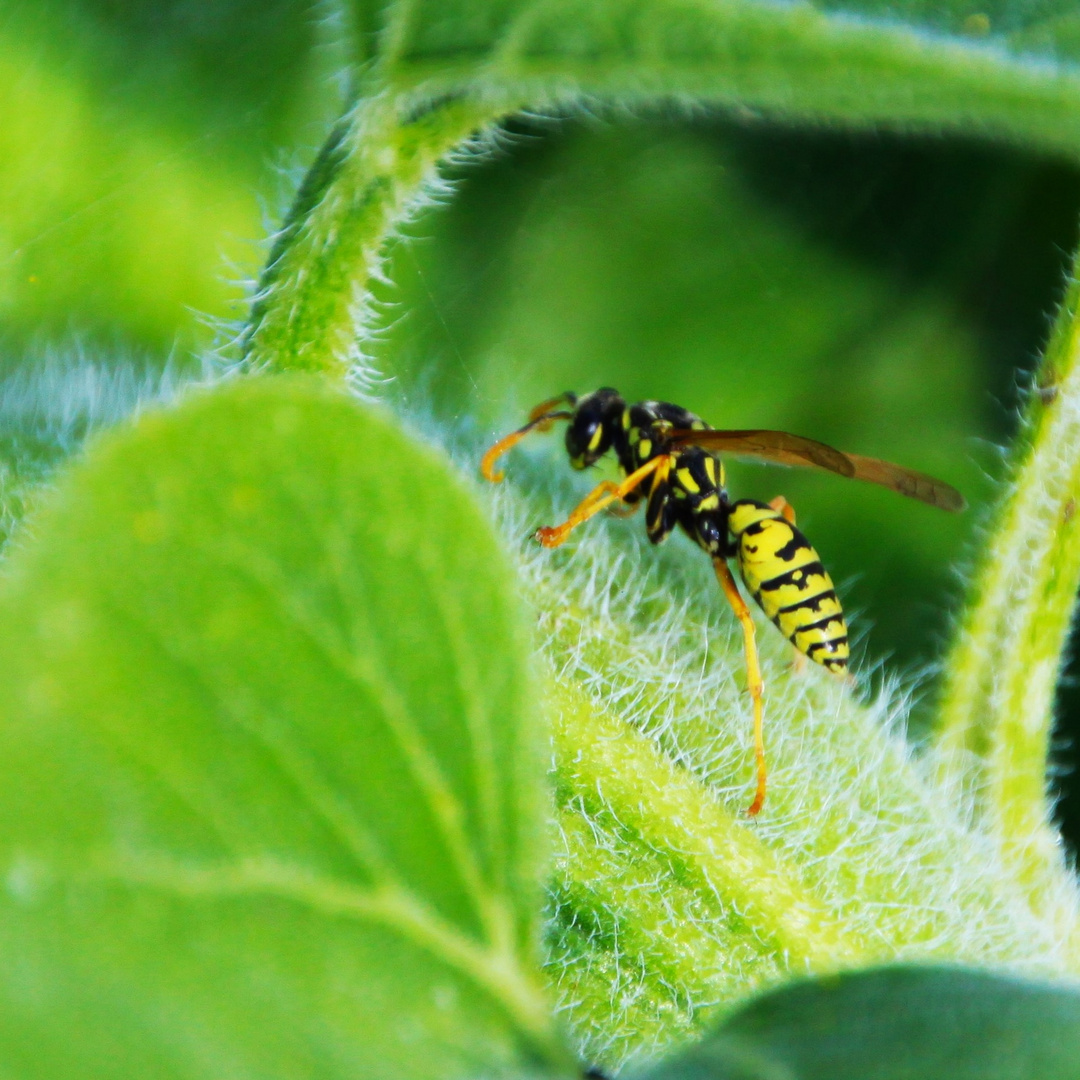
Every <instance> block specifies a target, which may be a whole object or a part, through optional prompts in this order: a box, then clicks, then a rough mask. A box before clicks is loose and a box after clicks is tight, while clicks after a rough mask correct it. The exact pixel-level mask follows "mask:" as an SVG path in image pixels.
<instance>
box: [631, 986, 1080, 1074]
mask: <svg viewBox="0 0 1080 1080" xmlns="http://www.w3.org/2000/svg"><path fill="white" fill-rule="evenodd" d="M648 1075H649V1076H650V1077H653V1078H654V1080H721V1078H723V1080H743V1078H746V1080H1034V1078H1036V1077H1037V1078H1038V1080H1075V1078H1076V1077H1080V990H1078V989H1077V988H1076V987H1070V986H1054V985H1050V984H1040V983H1033V982H1025V981H1022V980H1019V979H1011V978H1006V977H1002V976H997V975H992V974H989V973H988V972H982V971H975V970H966V969H963V968H947V967H945V968H931V967H927V968H918V967H893V968H881V969H879V970H876V971H864V972H859V973H854V974H850V975H841V976H836V977H833V978H827V979H819V980H816V981H813V982H803V983H799V984H796V985H793V986H790V987H787V988H785V989H783V990H779V991H777V992H775V993H773V994H768V995H766V996H765V997H762V998H759V999H758V1000H757V1001H755V1002H753V1003H752V1004H750V1005H749V1006H747V1007H746V1008H744V1009H742V1010H741V1011H739V1012H738V1013H736V1014H735V1015H734V1016H732V1017H731V1018H730V1019H728V1021H727V1022H726V1023H724V1024H723V1025H722V1026H721V1027H720V1028H719V1029H718V1031H717V1032H715V1033H714V1035H713V1036H712V1037H710V1038H709V1039H706V1040H704V1041H703V1042H702V1043H700V1044H699V1045H697V1046H695V1047H694V1048H693V1049H692V1050H690V1051H688V1052H687V1053H685V1054H682V1055H680V1056H679V1057H677V1058H674V1059H672V1060H670V1061H667V1062H664V1063H663V1064H662V1065H660V1066H658V1067H656V1068H655V1069H653V1070H652V1071H650V1073H649V1074H648Z"/></svg>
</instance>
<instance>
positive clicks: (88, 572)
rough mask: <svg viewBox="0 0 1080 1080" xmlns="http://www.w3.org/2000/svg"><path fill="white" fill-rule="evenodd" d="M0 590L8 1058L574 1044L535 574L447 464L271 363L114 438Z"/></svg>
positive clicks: (150, 1070) (346, 1060)
mask: <svg viewBox="0 0 1080 1080" xmlns="http://www.w3.org/2000/svg"><path fill="white" fill-rule="evenodd" d="M36 531H37V534H38V535H37V541H36V542H35V543H34V544H32V545H30V544H28V545H26V546H25V547H24V548H23V549H22V550H21V551H19V552H18V553H17V554H16V555H15V556H13V557H12V560H11V562H10V563H9V564H8V574H7V577H6V579H5V580H4V582H3V585H2V591H0V656H2V657H3V659H2V661H0V667H2V674H0V759H2V760H3V762H4V771H5V782H4V784H3V786H2V789H0V837H2V839H0V868H2V869H0V880H3V881H4V883H5V887H4V889H3V891H2V893H0V1060H2V1061H3V1064H4V1067H5V1069H8V1070H11V1072H12V1074H16V1073H17V1074H18V1075H19V1076H23V1077H36V1076H40V1077H50V1078H55V1077H61V1076H63V1077H132V1076H161V1077H180V1076H191V1077H195V1076H223V1075H228V1076H236V1077H255V1076H259V1077H293V1076H305V1077H306V1076H312V1075H318V1076H320V1077H336V1076H341V1077H345V1076H348V1077H355V1076H380V1077H381V1076H387V1077H389V1076H395V1077H397V1076H401V1075H408V1076H410V1077H415V1078H421V1077H436V1076H438V1077H440V1078H442V1077H451V1076H455V1075H470V1076H473V1075H477V1074H478V1073H480V1072H483V1073H484V1075H489V1076H493V1075H503V1074H509V1073H515V1074H520V1073H521V1072H522V1071H529V1070H536V1069H540V1068H542V1067H545V1066H555V1067H559V1066H561V1065H562V1064H563V1051H562V1050H561V1049H560V1044H559V1043H558V1040H557V1039H556V1037H555V1036H554V1034H553V1032H552V1028H551V1021H550V1019H549V1010H548V1008H547V1006H546V1003H545V1001H544V998H543V995H542V993H541V991H540V989H539V978H538V975H537V972H536V965H535V955H534V954H535V951H536V947H537V945H536V941H537V933H538V927H537V921H538V919H537V914H536V913H537V911H538V907H539V904H538V900H539V895H538V875H539V873H540V871H541V866H540V860H539V857H538V856H539V854H540V851H541V848H542V843H541V822H542V814H541V812H540V807H541V806H542V802H541V799H542V787H541V783H542V777H543V769H544V757H545V752H544V749H543V744H542V740H538V727H537V724H536V714H535V709H534V706H533V704H532V702H533V697H534V695H533V693H532V690H531V684H530V680H529V678H528V674H527V669H526V662H525V654H526V638H525V635H524V634H523V630H522V623H521V621H520V618H519V616H518V611H517V607H516V604H515V603H514V602H513V601H512V584H511V580H510V577H509V574H508V570H507V567H506V565H505V563H504V561H503V558H502V557H501V555H500V553H499V551H498V550H497V548H496V546H495V543H494V541H493V539H492V537H491V534H490V530H489V528H488V527H487V526H486V525H485V523H484V522H483V520H482V519H481V517H480V515H479V513H478V512H477V511H476V509H475V508H474V506H473V503H472V500H471V499H470V498H469V497H468V496H467V494H466V493H465V492H464V491H463V489H462V487H461V486H460V484H459V483H458V482H457V481H455V479H454V478H453V476H452V474H451V473H450V471H449V470H448V468H447V466H446V464H445V462H444V461H443V460H441V459H440V458H439V457H438V456H437V455H436V454H434V453H433V452H431V451H429V450H426V449H423V448H421V447H418V446H416V445H415V444H414V443H412V442H410V441H409V440H408V439H406V438H405V437H403V436H402V434H401V433H400V432H399V431H397V430H396V429H395V428H393V427H392V426H391V425H390V424H388V422H387V421H386V420H385V419H382V418H380V417H378V416H376V415H373V414H370V413H366V412H363V411H361V410H360V409H359V408H358V407H357V406H356V405H355V403H353V402H352V401H351V400H349V399H348V398H347V397H345V396H344V395H342V394H339V393H334V392H331V391H329V390H326V389H324V388H316V387H314V386H312V385H311V384H310V383H307V382H303V381H299V380H282V381H277V380H275V381H272V382H271V381H269V380H267V381H249V382H243V383H238V384H236V385H233V386H232V387H229V388H227V389H225V390H222V391H219V392H218V393H216V394H213V395H209V394H206V395H202V396H197V397H192V398H191V399H189V400H188V402H187V403H186V404H185V405H184V406H183V407H181V408H179V409H176V410H174V411H169V412H164V411H162V412H157V413H150V414H147V415H145V416H144V417H143V418H142V419H140V420H139V421H138V423H137V424H136V425H135V426H134V428H132V429H125V430H121V431H118V432H115V433H112V434H110V435H108V436H105V437H102V438H101V439H100V441H98V442H97V443H96V445H95V446H94V447H93V449H92V451H91V452H90V453H89V454H88V455H87V457H86V458H85V459H84V461H83V462H82V463H81V464H79V465H78V466H77V467H75V468H74V469H72V471H71V472H70V473H69V474H68V475H67V477H66V479H64V481H63V482H62V484H61V485H60V490H59V492H58V493H57V495H56V498H55V501H54V503H53V504H52V506H51V508H50V509H49V510H48V511H47V512H45V513H43V514H42V516H41V517H40V518H39V519H38V521H37V529H36Z"/></svg>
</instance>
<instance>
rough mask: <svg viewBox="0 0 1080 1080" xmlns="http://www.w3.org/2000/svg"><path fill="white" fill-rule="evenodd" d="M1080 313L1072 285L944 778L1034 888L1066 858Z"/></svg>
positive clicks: (1004, 525) (990, 580)
mask: <svg viewBox="0 0 1080 1080" xmlns="http://www.w3.org/2000/svg"><path fill="white" fill-rule="evenodd" d="M1078 310H1080V285H1078V284H1077V283H1076V282H1075V281H1074V282H1073V283H1072V285H1071V287H1070V289H1069V292H1068V295H1067V297H1066V299H1065V303H1064V304H1063V306H1062V308H1061V312H1060V314H1059V316H1058V320H1057V324H1056V326H1055V329H1054V332H1053V335H1052V337H1051V341H1050V344H1049V346H1048V348H1047V352H1046V357H1045V359H1044V362H1043V366H1042V369H1041V371H1040V374H1039V377H1038V386H1037V390H1036V392H1035V393H1034V394H1033V397H1032V402H1031V408H1030V410H1029V413H1028V416H1027V417H1026V418H1025V423H1024V429H1023V431H1022V433H1021V436H1020V438H1019V440H1018V443H1017V449H1016V452H1015V458H1014V465H1013V468H1012V472H1011V478H1010V480H1009V482H1008V484H1007V486H1006V488H1005V490H1004V493H1003V496H1002V500H1001V503H1000V506H999V508H998V510H997V513H996V515H995V519H994V524H993V527H992V529H991V534H990V540H989V544H988V545H987V547H986V549H985V553H984V555H983V558H982V563H981V565H980V567H979V568H978V572H977V573H976V575H975V578H974V587H973V588H974V591H973V597H972V601H971V603H970V605H969V607H968V611H967V616H966V618H965V619H964V622H963V624H962V626H961V628H960V632H959V634H958V635H957V638H956V642H955V645H954V647H953V650H952V653H951V655H950V657H949V658H948V664H947V666H946V679H947V682H946V686H945V691H944V695H943V699H942V703H941V709H940V720H939V729H938V736H937V748H938V751H939V752H940V754H941V759H942V762H941V769H942V770H943V773H944V774H945V775H947V776H948V775H955V776H957V777H959V776H960V775H961V774H963V775H966V777H967V780H966V786H967V787H968V789H969V794H970V795H972V796H974V798H975V799H976V806H977V807H978V810H979V812H980V813H981V814H982V815H984V816H985V818H986V823H987V825H988V826H989V827H990V828H991V829H992V830H993V831H995V832H996V833H997V835H998V836H999V838H1000V842H1001V844H1002V846H1003V848H1004V849H1005V850H1006V852H1007V853H1008V854H1009V856H1010V857H1011V859H1013V860H1014V861H1015V862H1016V863H1017V864H1018V867H1017V868H1018V871H1019V873H1020V875H1021V877H1022V878H1024V879H1026V880H1029V881H1031V880H1033V879H1034V878H1035V877H1036V876H1037V875H1039V874H1040V872H1041V871H1043V870H1044V869H1045V868H1046V867H1047V866H1048V865H1054V866H1056V865H1057V864H1058V863H1059V862H1060V858H1061V854H1060V842H1059V840H1058V837H1057V834H1056V831H1055V830H1054V829H1053V828H1052V827H1051V825H1050V823H1049V822H1048V820H1047V813H1048V809H1047V808H1048V804H1047V801H1046V783H1047V758H1048V754H1049V750H1050V739H1051V733H1052V728H1053V707H1054V691H1055V687H1056V685H1057V680H1058V675H1059V673H1060V669H1061V665H1062V660H1063V652H1064V649H1065V647H1066V644H1067V642H1068V637H1069V628H1070V625H1071V623H1072V616H1073V607H1074V603H1075V598H1076V593H1077V588H1078V586H1080V532H1078V529H1080V515H1078V514H1077V512H1076V511H1077V508H1078V500H1080V322H1078V318H1077V316H1078ZM972 757H974V759H975V761H976V763H977V764H976V770H975V772H974V774H973V773H972V771H971V764H970V763H971V759H972Z"/></svg>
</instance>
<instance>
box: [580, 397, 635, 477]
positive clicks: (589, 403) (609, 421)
mask: <svg viewBox="0 0 1080 1080" xmlns="http://www.w3.org/2000/svg"><path fill="white" fill-rule="evenodd" d="M625 407H626V403H625V402H624V401H623V399H622V396H621V395H620V394H619V392H618V391H617V390H612V389H611V387H610V386H604V387H601V389H599V390H595V391H593V393H591V394H587V395H586V396H585V397H582V398H578V400H577V404H576V407H575V409H574V415H573V417H572V418H571V420H570V426H569V427H568V428H567V429H566V452H567V453H568V454H569V455H570V464H571V465H572V466H573V467H574V468H575V469H585V468H588V467H589V466H590V465H592V464H594V463H595V462H596V461H598V460H599V459H600V458H602V457H603V456H604V454H606V453H607V452H608V450H609V449H610V448H611V443H612V440H613V439H614V437H615V431H616V427H617V425H618V424H619V423H620V422H621V420H622V413H623V409H624V408H625Z"/></svg>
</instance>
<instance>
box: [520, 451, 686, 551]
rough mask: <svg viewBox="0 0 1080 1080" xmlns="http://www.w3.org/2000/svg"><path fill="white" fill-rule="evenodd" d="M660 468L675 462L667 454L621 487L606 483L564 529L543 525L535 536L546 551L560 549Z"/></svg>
mask: <svg viewBox="0 0 1080 1080" xmlns="http://www.w3.org/2000/svg"><path fill="white" fill-rule="evenodd" d="M660 468H666V469H670V468H671V458H670V457H669V456H668V455H667V454H661V455H659V456H658V457H654V458H653V459H652V460H651V461H647V462H646V463H645V464H644V465H642V466H641V468H640V469H637V470H636V471H635V472H632V473H631V474H630V475H629V476H628V477H627V478H626V479H625V480H624V481H623V482H622V483H621V484H616V483H614V481H611V480H605V481H604V482H603V483H602V484H599V485H597V486H596V487H595V488H593V490H592V491H590V492H589V494H588V495H586V496H585V498H584V499H582V500H581V502H580V503H579V504H578V506H577V507H576V508H575V510H574V512H573V513H572V514H571V515H570V516H569V517H568V518H567V519H566V520H565V521H564V522H563V523H562V524H561V525H542V526H541V527H540V528H539V529H537V530H536V532H535V533H534V534H533V536H534V537H535V539H537V540H539V541H540V543H541V544H543V545H544V547H546V548H553V547H558V546H559V545H560V544H561V543H562V542H563V541H564V540H565V539H566V538H567V537H568V536H569V535H570V533H571V531H572V530H573V529H576V528H577V527H578V526H579V525H580V524H581V523H582V522H583V521H588V520H589V518H591V517H592V516H593V515H594V514H598V513H600V511H601V510H603V509H604V507H605V506H610V505H611V504H612V503H613V502H617V501H618V500H620V499H622V498H624V497H625V496H627V495H628V494H629V493H630V492H631V491H633V490H634V488H636V487H637V486H638V484H640V483H641V482H642V480H644V479H645V478H646V477H648V476H650V475H652V474H653V473H654V472H656V471H657V470H658V469H660Z"/></svg>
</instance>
